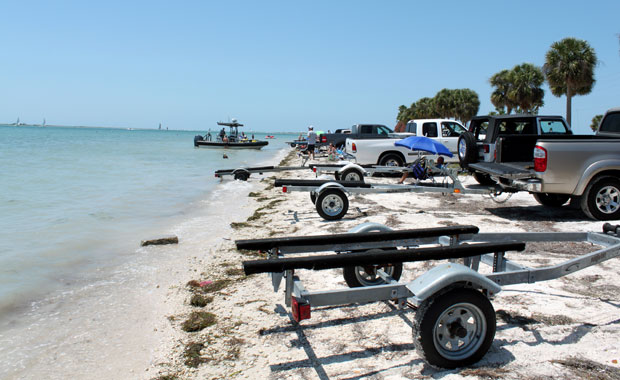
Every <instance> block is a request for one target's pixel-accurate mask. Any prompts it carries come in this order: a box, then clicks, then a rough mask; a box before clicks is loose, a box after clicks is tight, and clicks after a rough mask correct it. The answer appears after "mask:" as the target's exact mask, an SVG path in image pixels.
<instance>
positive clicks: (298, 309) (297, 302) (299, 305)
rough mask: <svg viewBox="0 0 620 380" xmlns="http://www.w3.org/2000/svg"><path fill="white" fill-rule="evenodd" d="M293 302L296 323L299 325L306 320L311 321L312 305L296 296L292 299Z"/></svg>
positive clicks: (292, 307)
mask: <svg viewBox="0 0 620 380" xmlns="http://www.w3.org/2000/svg"><path fill="white" fill-rule="evenodd" d="M291 301H292V302H291V309H292V311H293V319H294V320H295V322H297V323H299V322H300V321H303V320H304V319H310V303H309V302H308V301H304V300H301V299H298V298H297V297H295V296H292V297H291Z"/></svg>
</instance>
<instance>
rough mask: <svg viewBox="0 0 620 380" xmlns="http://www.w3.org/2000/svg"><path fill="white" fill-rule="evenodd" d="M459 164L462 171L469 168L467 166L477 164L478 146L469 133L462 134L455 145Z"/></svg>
mask: <svg viewBox="0 0 620 380" xmlns="http://www.w3.org/2000/svg"><path fill="white" fill-rule="evenodd" d="M457 147H458V154H459V164H460V165H461V167H462V168H463V169H467V168H469V164H473V163H475V162H478V146H477V145H476V138H475V137H474V135H473V134H472V133H471V132H463V133H462V134H461V135H460V136H459V140H458V143H457Z"/></svg>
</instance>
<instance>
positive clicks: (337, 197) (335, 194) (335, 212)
mask: <svg viewBox="0 0 620 380" xmlns="http://www.w3.org/2000/svg"><path fill="white" fill-rule="evenodd" d="M315 206H316V211H317V212H318V213H319V215H321V217H322V218H323V219H325V220H340V219H342V217H343V216H344V215H345V214H346V213H347V211H348V210H349V200H348V199H347V196H346V194H345V193H344V192H343V191H342V190H340V189H326V190H324V191H323V192H322V193H321V194H319V196H318V197H317V198H316V203H315Z"/></svg>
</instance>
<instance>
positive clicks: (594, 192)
mask: <svg viewBox="0 0 620 380" xmlns="http://www.w3.org/2000/svg"><path fill="white" fill-rule="evenodd" d="M581 209H582V210H583V212H584V214H586V215H587V216H588V217H589V218H590V219H594V220H616V219H620V179H618V178H617V177H611V176H603V177H598V178H595V179H593V180H592V181H591V182H590V183H589V184H588V187H586V190H585V191H584V193H583V196H582V197H581Z"/></svg>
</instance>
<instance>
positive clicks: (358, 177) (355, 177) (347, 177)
mask: <svg viewBox="0 0 620 380" xmlns="http://www.w3.org/2000/svg"><path fill="white" fill-rule="evenodd" d="M340 180H341V181H353V182H364V174H363V173H361V172H360V171H359V170H357V169H353V168H350V169H347V170H345V171H343V172H342V173H340Z"/></svg>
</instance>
